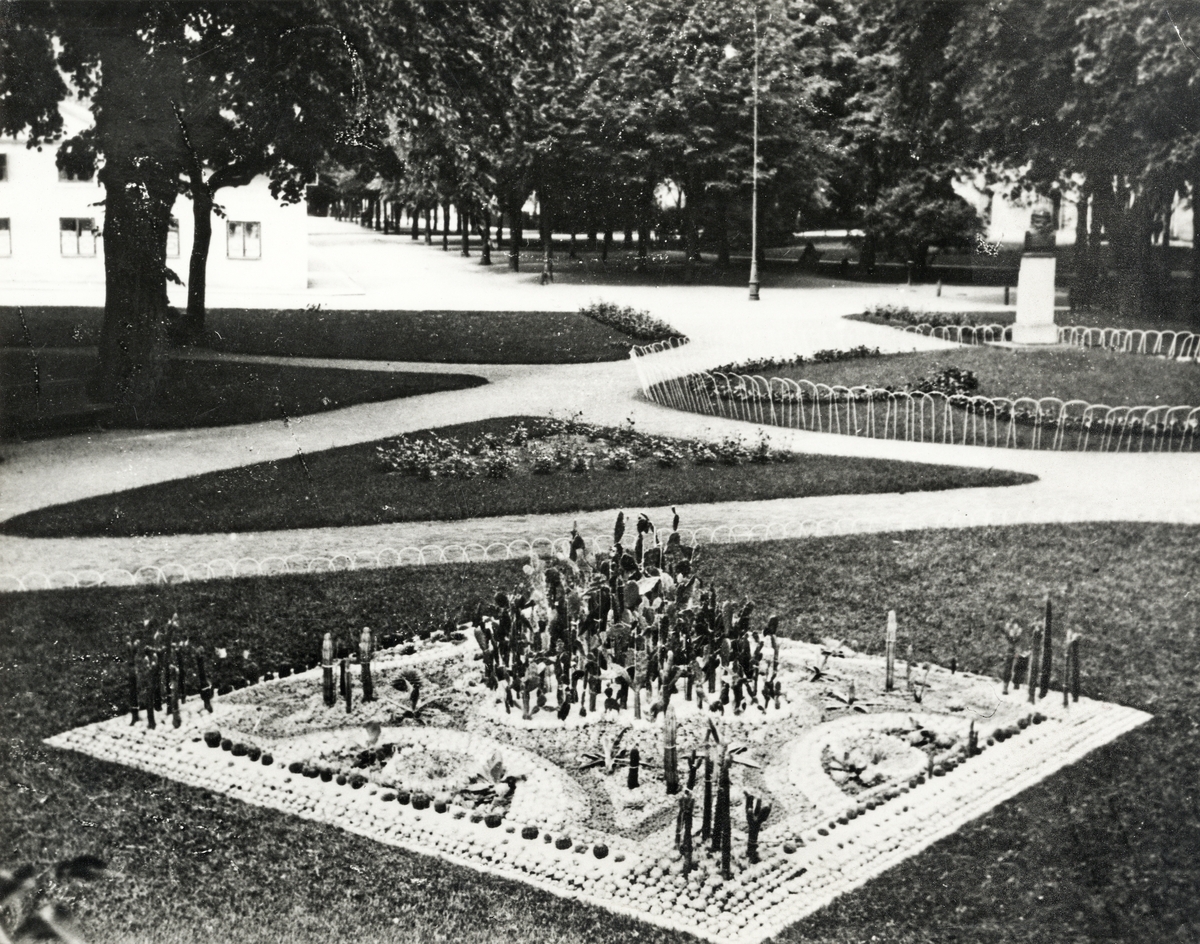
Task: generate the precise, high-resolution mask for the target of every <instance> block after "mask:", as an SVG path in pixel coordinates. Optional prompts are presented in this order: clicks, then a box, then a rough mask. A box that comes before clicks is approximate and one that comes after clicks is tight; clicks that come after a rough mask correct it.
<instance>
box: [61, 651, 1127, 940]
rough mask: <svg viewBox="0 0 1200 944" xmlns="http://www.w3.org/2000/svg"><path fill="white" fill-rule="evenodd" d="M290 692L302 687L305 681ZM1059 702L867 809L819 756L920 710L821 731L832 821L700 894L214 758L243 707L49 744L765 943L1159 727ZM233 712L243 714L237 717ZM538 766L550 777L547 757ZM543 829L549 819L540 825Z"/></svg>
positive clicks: (599, 857) (566, 839) (677, 924)
mask: <svg viewBox="0 0 1200 944" xmlns="http://www.w3.org/2000/svg"><path fill="white" fill-rule="evenodd" d="M446 649H447V647H441V646H438V647H431V648H430V649H429V650H427V651H423V652H418V653H416V654H414V655H413V656H411V657H403V658H400V659H389V661H390V662H391V663H392V664H394V663H395V662H405V661H411V662H412V663H413V664H416V663H418V662H425V661H429V660H431V659H437V658H441V657H442V656H443V655H444V654H445V650H446ZM303 676H311V681H312V684H313V685H314V686H315V685H316V684H317V677H318V671H310V672H308V673H302V677H303ZM289 682H290V684H295V676H292V677H291V679H290V680H289ZM262 684H268V685H270V684H279V681H276V682H274V683H271V682H268V683H262ZM243 691H244V690H243ZM998 697H999V696H998ZM1024 697H1025V696H1024V695H1023V694H1017V693H1014V694H1013V695H1010V696H1006V697H1004V698H1002V699H1001V700H1002V702H1003V703H1004V704H1005V705H1006V706H1007V707H1009V708H1010V709H1012V711H1010V712H1009V715H1011V714H1012V713H1013V711H1020V706H1021V705H1022V704H1023V703H1024ZM1053 701H1055V700H1054V699H1050V698H1048V699H1043V700H1042V701H1041V702H1039V703H1038V706H1037V707H1038V709H1039V717H1040V718H1041V719H1042V720H1041V723H1035V724H1029V725H1028V726H1026V727H1025V728H1024V729H1023V730H1021V731H1020V734H1019V736H1011V737H1008V738H1006V739H1004V740H1002V741H998V742H996V743H994V744H989V745H987V746H986V747H984V749H983V750H982V752H981V753H980V754H979V755H977V756H973V757H969V758H967V759H965V760H962V761H961V762H960V763H959V764H958V765H957V766H951V767H948V769H946V770H944V771H942V773H941V774H940V775H938V776H935V777H933V778H930V779H929V780H927V781H926V780H925V778H924V777H921V778H913V779H912V780H910V781H909V782H908V784H907V785H903V784H901V785H890V786H888V787H887V788H886V789H880V790H874V791H868V792H867V793H865V794H860V795H859V796H850V795H848V794H843V793H841V791H840V790H838V788H837V787H836V786H835V785H834V783H833V781H832V780H831V779H830V778H829V777H828V776H827V775H825V774H824V771H823V770H821V769H820V752H819V749H816V748H817V745H818V744H823V743H825V742H827V741H828V739H829V738H830V737H834V736H837V735H838V734H839V733H840V732H842V731H844V729H846V728H855V729H862V730H870V729H879V728H881V727H887V726H888V725H891V724H894V723H895V722H896V721H897V719H898V718H899V719H903V718H907V717H910V716H911V715H912V714H913V713H910V712H900V713H894V714H889V713H878V714H874V715H871V714H864V715H856V716H851V717H849V718H845V719H840V720H838V721H833V722H827V723H824V724H821V725H819V726H818V727H816V728H814V729H812V732H811V738H812V745H810V746H812V747H813V748H814V749H816V754H815V757H816V761H815V762H816V764H817V767H816V768H815V770H814V768H813V766H812V764H813V758H812V757H809V758H807V760H804V761H800V760H794V761H793V763H792V768H793V769H794V770H795V772H796V774H797V776H798V779H799V783H798V784H795V785H796V786H799V788H800V789H801V790H804V791H806V792H807V791H811V793H812V794H813V796H812V799H813V800H814V801H815V802H816V804H817V811H816V813H815V814H814V813H806V814H799V815H796V816H793V817H789V818H787V819H784V820H782V821H780V822H777V823H775V824H773V825H772V826H771V827H770V829H769V830H767V831H765V832H764V835H763V840H764V841H763V843H762V853H763V861H762V862H761V863H759V864H756V865H751V866H749V867H748V868H746V869H745V870H744V871H742V872H740V873H739V874H736V875H735V877H734V878H732V879H730V880H720V879H719V878H716V877H715V876H711V875H710V878H709V880H708V881H707V882H706V883H705V884H704V886H703V887H702V888H700V889H698V890H697V891H696V893H695V894H694V895H693V894H691V893H690V892H688V893H686V894H685V892H684V890H682V888H681V887H680V886H677V885H674V884H668V885H666V886H665V887H664V886H663V885H662V884H660V878H659V877H661V874H662V872H661V865H662V861H663V857H662V853H663V851H664V850H663V849H662V848H661V845H662V843H661V840H662V836H661V835H652V836H650V837H648V838H646V839H643V840H640V841H639V840H635V839H628V838H625V837H622V836H619V835H611V834H607V833H604V832H601V831H599V830H596V829H590V828H587V827H585V826H583V825H581V824H580V823H578V822H575V823H571V822H567V819H568V817H565V816H554V815H551V816H549V817H542V816H539V813H540V809H539V807H538V805H537V804H534V805H533V806H531V807H529V808H527V809H526V808H523V809H520V810H518V809H517V808H516V807H515V801H514V809H512V810H510V815H509V817H508V819H507V820H506V821H505V822H504V823H503V827H502V828H499V827H497V826H496V825H495V824H492V825H489V823H488V822H487V821H478V822H477V821H474V820H475V819H476V817H468V816H467V815H466V810H464V809H462V808H461V807H456V806H454V805H450V806H449V807H443V810H444V811H443V812H437V811H436V810H435V809H430V808H426V809H415V808H414V807H413V806H412V805H405V804H403V803H401V802H396V795H395V793H393V792H391V791H389V790H387V789H386V788H383V787H380V786H378V785H376V784H372V783H369V782H360V783H359V784H358V787H357V788H356V787H355V786H354V785H353V784H351V783H346V784H344V785H338V784H337V783H335V782H323V781H321V780H319V779H316V778H313V777H305V776H303V775H302V774H295V773H291V772H290V769H289V764H288V763H287V762H286V758H285V759H283V760H275V759H274V758H271V759H270V761H271V762H270V763H269V764H264V763H262V762H260V760H259V759H258V758H257V757H256V759H255V760H251V759H250V756H249V755H242V756H235V755H234V753H233V752H231V751H222V750H218V749H214V748H212V747H209V746H207V745H206V743H205V741H204V739H203V738H202V737H201V735H202V733H203V732H204V731H205V730H206V729H208V728H211V726H212V725H213V724H214V723H219V722H220V720H221V717H222V715H226V716H228V715H229V714H232V713H233V712H234V711H235V710H237V709H238V708H240V707H242V706H241V705H240V704H239V703H238V702H237V701H235V700H230V701H226V699H223V698H222V699H217V700H216V701H215V702H214V708H215V709H216V711H215V712H214V714H212V715H209V714H206V713H204V712H203V710H202V707H201V706H200V705H199V704H198V701H197V700H196V699H189V700H188V701H187V702H186V703H184V705H182V706H181V722H182V723H181V726H180V727H179V728H173V727H171V726H170V723H169V718H164V719H163V723H160V724H159V725H158V727H156V728H155V729H152V730H148V729H146V728H144V727H142V726H141V725H133V726H131V725H130V724H129V721H128V719H127V718H125V717H118V718H114V719H111V720H108V721H102V722H98V723H96V724H92V725H88V726H86V727H82V728H77V729H75V730H72V731H67V732H64V733H62V734H59V735H56V736H55V737H52V738H49V739H48V740H47V743H48V744H50V745H52V746H54V747H59V748H64V749H72V750H78V751H80V752H82V753H85V754H88V755H90V756H93V757H97V758H100V759H103V760H109V761H113V762H115V763H121V764H125V765H127V766H130V767H134V768H136V769H139V770H143V771H146V772H149V773H154V774H158V775H160V776H165V777H168V778H170V779H173V780H176V781H179V782H181V783H185V784H188V785H190V786H195V787H199V788H202V789H206V790H212V791H216V792H221V793H224V794H226V795H228V796H231V797H234V798H236V799H241V800H244V801H245V802H248V803H251V804H253V805H256V806H263V807H267V808H270V809H275V810H279V811H281V812H285V813H291V814H293V815H296V816H299V817H301V818H303V819H310V820H314V821H317V822H323V823H327V824H330V825H335V826H339V827H341V828H343V829H346V830H347V831H349V832H352V833H354V834H356V835H361V836H365V837H367V838H370V839H373V840H375V841H378V842H382V843H385V844H388V845H392V846H396V847H399V848H404V849H407V850H410V851H413V852H419V853H422V854H425V855H434V856H437V857H439V858H442V859H444V860H446V861H449V862H452V863H454V864H456V865H460V866H464V867H467V868H471V869H475V870H477V871H480V872H485V873H487V874H492V875H497V876H501V877H504V878H507V879H515V880H518V881H523V882H527V883H528V884H530V885H533V886H535V887H537V888H540V889H542V890H544V891H548V892H550V893H552V894H555V895H559V896H562V897H567V898H572V899H576V900H580V901H585V902H588V903H591V904H595V905H598V906H600V907H603V908H606V909H608V910H611V911H614V912H616V913H620V914H624V915H628V916H630V917H634V918H638V919H640V920H644V921H647V922H650V923H652V924H655V925H659V926H661V927H665V928H670V929H675V930H681V931H686V932H688V933H691V934H694V935H697V936H699V937H701V938H703V939H705V940H709V941H714V942H716V941H721V942H733V944H759V942H761V941H762V940H763V939H764V938H766V937H768V936H770V935H771V934H774V933H776V932H778V931H780V930H782V929H783V928H785V927H787V926H788V925H790V924H792V923H794V922H795V921H798V920H799V919H801V918H803V917H805V916H806V915H808V914H811V913H813V912H814V911H816V910H818V909H819V908H821V907H823V906H824V905H825V904H827V903H829V902H830V901H832V900H833V899H834V898H835V897H837V896H838V895H841V894H844V893H845V892H848V891H850V890H852V889H854V888H857V887H859V886H860V885H862V884H864V883H865V882H866V881H868V880H869V879H871V878H873V877H875V876H877V875H879V874H881V873H882V872H884V871H886V870H887V869H888V868H891V867H892V866H893V865H895V864H897V863H899V862H901V861H903V860H904V859H906V858H908V857H910V856H913V855H916V854H917V853H918V852H920V851H922V850H923V849H925V848H927V847H928V846H929V845H931V844H932V843H934V842H936V841H937V840H938V839H940V838H942V837H944V836H946V835H949V834H950V833H952V832H954V831H955V830H957V829H959V828H960V827H961V826H963V825H965V824H966V823H968V822H970V821H971V820H972V819H975V818H976V817H978V816H980V815H982V814H983V813H985V812H987V811H988V810H990V809H992V808H993V807H994V806H996V805H997V804H999V803H1001V802H1003V801H1005V800H1007V799H1009V798H1011V797H1012V796H1015V795H1016V794H1018V793H1020V792H1021V791H1022V790H1024V789H1026V788H1027V787H1029V786H1031V785H1033V784H1034V783H1036V782H1038V781H1039V780H1041V779H1043V778H1045V777H1047V776H1049V775H1050V774H1052V773H1054V772H1056V771H1058V770H1060V769H1062V768H1063V767H1065V766H1067V765H1069V764H1071V763H1074V762H1075V761H1077V760H1079V759H1080V758H1082V757H1084V756H1085V755H1086V754H1088V753H1089V752H1090V751H1092V750H1094V749H1095V748H1097V747H1099V746H1101V745H1103V744H1105V743H1107V742H1108V741H1110V740H1112V739H1113V738H1115V737H1117V736H1119V735H1120V734H1122V733H1124V732H1126V731H1129V730H1131V729H1133V728H1135V727H1137V726H1138V725H1140V724H1142V723H1144V722H1145V721H1147V720H1149V718H1150V716H1149V715H1147V714H1145V713H1143V712H1140V711H1135V710H1132V709H1128V708H1123V707H1120V706H1116V705H1111V704H1106V703H1103V702H1095V701H1090V700H1087V699H1081V700H1080V701H1079V702H1076V703H1073V704H1072V705H1071V706H1070V707H1066V708H1064V707H1063V706H1062V705H1061V704H1052V702H1053ZM226 705H228V708H227V711H223V710H222V709H223V708H225V706H226ZM921 714H924V712H922V713H921ZM938 718H939V719H941V723H944V722H946V721H950V722H952V723H954V724H956V725H957V724H959V723H966V721H967V719H966V718H965V717H961V718H960V717H959V716H950V715H938ZM983 727H984V730H982V731H981V737H983V738H986V723H984V726H983ZM398 730H403V731H405V732H407V733H406V734H405V735H404V737H405V738H406V739H407V740H412V741H414V742H416V741H423V742H428V743H430V744H432V743H434V742H437V743H438V746H441V747H447V748H450V749H453V747H454V745H457V746H458V747H460V748H461V747H464V746H466V745H469V744H470V743H472V742H476V743H478V742H479V741H480V735H478V734H471V733H468V732H464V731H454V732H448V731H446V730H444V729H429V728H419V727H415V728H405V729H394V728H385V729H384V731H383V735H381V736H387V737H391V736H394V735H397V731H398ZM339 737H341V738H342V743H345V740H344V739H345V733H344V731H343V732H342V733H341V734H340V735H339V734H336V733H330V732H326V733H324V734H321V735H315V736H314V738H316V739H317V740H319V739H321V738H325V739H327V740H329V741H330V743H334V742H335V741H337V740H338V738H339ZM805 737H808V735H806V736H805ZM385 739H386V737H385ZM289 740H290V739H289ZM451 741H453V743H451ZM459 742H461V743H459ZM981 743H982V741H981ZM226 744H228V741H226ZM280 746H282V744H280ZM799 746H802V745H799ZM799 746H798V747H799ZM505 749H506V750H508V751H510V752H512V751H516V750H517V749H515V748H507V747H506V748H505ZM527 753H528V752H526V751H524V750H521V751H520V754H521V757H520V758H518V757H517V755H516V754H515V753H514V754H513V759H515V760H517V759H519V760H521V761H524V760H525V759H526V758H525V757H524V755H525V754H527ZM282 755H283V752H281V756H282ZM288 756H290V755H288ZM532 763H535V764H536V765H538V766H539V767H541V766H546V765H548V762H547V761H545V760H544V759H541V758H535V760H534V761H533V762H532ZM551 766H552V765H551ZM559 776H562V773H561V772H560V773H559ZM518 793H519V791H518ZM518 812H519V813H520V814H521V815H519V816H518V815H517V814H518ZM547 812H552V811H547ZM535 818H540V819H542V820H543V821H542V822H534V819H535ZM546 820H552V822H548V821H546ZM568 834H569V835H568ZM560 846H563V848H560Z"/></svg>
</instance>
